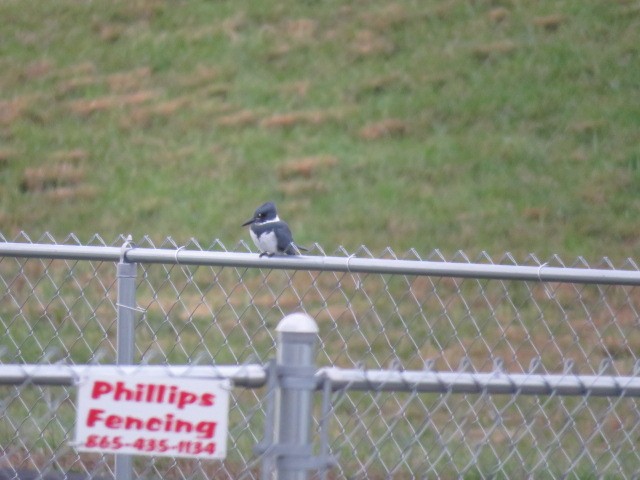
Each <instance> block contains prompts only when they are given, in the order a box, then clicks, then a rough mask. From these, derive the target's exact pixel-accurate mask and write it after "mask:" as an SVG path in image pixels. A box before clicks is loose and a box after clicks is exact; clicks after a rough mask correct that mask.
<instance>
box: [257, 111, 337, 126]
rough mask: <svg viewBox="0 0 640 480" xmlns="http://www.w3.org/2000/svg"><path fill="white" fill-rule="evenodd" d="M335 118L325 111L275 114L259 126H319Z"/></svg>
mask: <svg viewBox="0 0 640 480" xmlns="http://www.w3.org/2000/svg"><path fill="white" fill-rule="evenodd" d="M334 118H335V115H334V114H332V113H331V112H328V111H325V110H313V111H302V112H290V113H277V114H274V115H271V116H270V117H267V118H265V119H264V120H262V122H260V125H262V126H263V127H266V128H291V127H295V126H297V125H320V124H323V123H326V122H327V121H329V120H332V119H334Z"/></svg>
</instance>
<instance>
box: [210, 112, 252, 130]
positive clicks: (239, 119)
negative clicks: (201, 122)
mask: <svg viewBox="0 0 640 480" xmlns="http://www.w3.org/2000/svg"><path fill="white" fill-rule="evenodd" d="M259 118H260V117H259V116H258V114H257V113H256V112H253V111H251V110H240V111H239V112H234V113H230V114H229V115H223V116H221V117H219V118H218V119H217V120H216V125H218V126H220V127H247V126H250V125H255V124H256V123H258V120H259Z"/></svg>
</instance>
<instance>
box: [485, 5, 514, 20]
mask: <svg viewBox="0 0 640 480" xmlns="http://www.w3.org/2000/svg"><path fill="white" fill-rule="evenodd" d="M487 16H488V17H489V20H491V21H492V22H495V23H500V22H504V21H505V20H506V19H507V18H509V10H507V9H506V8H504V7H496V8H492V9H491V10H489V13H488V14H487Z"/></svg>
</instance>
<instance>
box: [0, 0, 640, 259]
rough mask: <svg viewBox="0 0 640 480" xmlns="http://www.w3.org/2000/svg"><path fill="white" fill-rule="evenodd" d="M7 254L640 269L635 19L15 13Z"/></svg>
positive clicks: (424, 11)
mask: <svg viewBox="0 0 640 480" xmlns="http://www.w3.org/2000/svg"><path fill="white" fill-rule="evenodd" d="M0 17H2V18H3V20H4V21H3V29H2V33H1V34H0V35H1V37H0V38H1V39H2V41H1V42H0V170H1V172H2V175H1V177H0V178H1V180H0V195H1V201H2V205H3V209H2V212H1V213H0V232H2V233H3V234H4V235H5V236H7V237H12V236H14V235H15V234H16V233H17V232H18V231H21V230H23V231H26V232H27V233H29V235H31V236H33V237H36V238H37V237H38V236H39V235H40V234H41V233H42V232H44V231H50V232H53V233H54V234H56V235H58V236H60V235H63V236H64V235H66V234H68V233H70V232H74V233H76V234H78V235H79V236H80V237H81V238H83V239H86V238H89V237H90V236H91V235H92V234H93V233H99V234H101V235H102V236H104V237H105V238H115V237H116V235H117V234H120V233H129V232H131V233H133V234H134V236H135V237H140V236H142V235H147V234H148V235H150V236H151V237H153V238H164V237H166V236H172V237H173V238H174V239H176V240H177V241H185V240H186V239H188V238H190V237H195V238H197V239H199V240H200V241H201V242H202V243H203V244H208V242H210V241H213V239H214V238H220V239H222V240H223V241H224V242H225V244H231V245H232V244H234V243H235V242H237V241H238V240H240V239H242V238H244V239H246V238H247V234H246V232H245V231H243V230H242V229H241V228H240V226H239V225H240V223H241V222H242V221H243V220H245V219H246V218H248V216H250V214H251V213H252V211H253V209H254V208H255V207H256V206H257V205H258V204H260V203H261V202H262V201H264V200H266V199H272V200H274V201H276V202H278V204H279V205H280V210H281V214H282V216H283V217H284V218H286V219H287V220H288V221H289V222H290V223H291V225H292V228H293V229H294V233H296V237H297V240H298V241H299V242H300V243H302V244H310V243H313V242H319V243H320V244H321V245H323V246H324V247H325V249H327V250H328V251H333V249H335V248H336V247H337V246H338V245H345V246H346V247H347V248H350V249H353V248H355V247H357V246H358V245H360V244H366V245H367V246H368V247H370V248H371V249H373V250H374V251H376V250H377V251H379V250H381V249H382V248H384V247H387V246H390V247H391V248H393V249H394V250H396V251H398V252H401V251H404V250H407V249H409V248H411V247H415V248H416V249H417V250H418V251H419V252H429V251H431V250H432V249H434V248H439V249H441V250H442V251H444V252H455V251H456V250H458V249H463V250H465V251H468V252H469V253H470V254H471V255H472V256H473V255H474V253H476V252H479V251H482V250H487V251H488V252H490V253H492V254H494V255H495V254H500V253H502V252H503V251H505V250H509V251H513V252H515V253H516V254H518V255H523V254H525V253H527V252H535V253H537V254H539V255H541V256H542V257H545V256H548V255H549V254H552V253H559V254H561V255H562V256H563V257H568V258H573V257H575V256H577V255H585V256H587V257H598V258H599V257H601V256H604V255H607V256H610V257H611V258H613V259H620V258H624V257H627V256H635V252H636V238H637V236H638V228H639V227H638V226H637V222H635V220H636V217H637V214H638V211H639V209H640V200H639V199H638V196H637V191H638V187H639V186H640V148H639V147H638V145H639V140H640V136H639V135H640V134H639V133H638V132H640V129H639V127H640V102H638V99H640V63H639V62H638V61H637V60H638V53H639V48H640V47H638V45H640V35H639V33H638V32H639V31H640V29H639V28H638V27H639V25H640V8H638V4H637V2H634V1H631V0H617V1H610V0H601V1H595V0H594V1H589V2H583V1H581V0H559V1H540V2H521V1H516V0H504V1H497V0H496V1H479V2H478V1H454V0H450V1H402V2H400V1H398V2H388V1H381V0H380V1H376V0H372V1H357V2H339V1H325V2H300V1H298V0H285V1H278V2H275V1H273V2H269V1H260V2H246V3H243V4H242V5H239V4H238V3H236V2H232V1H216V2H205V1H193V2H186V1H178V2H160V1H156V0H137V1H133V2H130V1H115V2H76V1H68V0H63V1H58V2H47V3H42V2H37V1H32V0H29V1H17V0H4V1H2V2H0Z"/></svg>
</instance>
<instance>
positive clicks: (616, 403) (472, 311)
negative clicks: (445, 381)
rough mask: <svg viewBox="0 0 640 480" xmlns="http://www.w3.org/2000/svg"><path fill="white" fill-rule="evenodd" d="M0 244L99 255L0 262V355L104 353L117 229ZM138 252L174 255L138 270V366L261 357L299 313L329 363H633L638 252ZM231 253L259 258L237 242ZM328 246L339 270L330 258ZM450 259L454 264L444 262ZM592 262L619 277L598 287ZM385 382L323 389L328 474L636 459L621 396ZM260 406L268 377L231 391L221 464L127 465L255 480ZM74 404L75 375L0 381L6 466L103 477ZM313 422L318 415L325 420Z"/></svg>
mask: <svg viewBox="0 0 640 480" xmlns="http://www.w3.org/2000/svg"><path fill="white" fill-rule="evenodd" d="M1 240H2V241H3V242H5V243H6V244H8V243H11V242H17V243H21V244H29V243H33V244H39V245H42V244H44V245H51V246H54V247H55V246H58V245H65V246H78V247H80V246H83V247H94V250H92V252H93V253H92V255H91V256H84V255H77V256H76V257H75V258H72V257H70V256H65V257H64V258H53V257H54V256H53V255H51V256H37V255H34V256H29V255H20V256H15V255H7V256H2V257H0V285H1V289H2V290H1V294H0V326H1V327H2V332H3V334H4V335H3V339H2V342H1V346H2V350H1V352H0V363H2V364H16V363H18V364H44V365H48V364H54V363H65V364H72V365H83V364H92V363H93V364H113V363H115V362H116V337H117V336H116V333H117V332H116V317H117V309H118V305H117V278H116V263H117V262H116V261H114V260H113V259H111V256H109V255H105V256H104V257H103V256H102V255H101V254H100V253H99V252H102V251H108V252H113V250H114V248H117V249H119V248H120V247H121V246H122V245H123V244H124V243H125V240H126V239H124V238H117V239H116V240H115V241H114V242H111V243H109V242H105V241H104V240H103V239H101V238H100V237H98V236H96V237H94V238H92V239H90V240H89V241H88V242H84V243H83V242H80V241H79V240H78V239H77V238H75V237H68V238H66V239H63V240H56V239H54V238H52V237H50V236H45V237H43V238H39V239H37V240H31V239H29V238H28V237H26V236H24V235H21V236H20V237H18V238H15V239H11V240H7V239H6V238H3V239H1ZM0 245H1V244H0ZM137 248H143V249H152V250H157V251H158V252H160V251H162V252H164V253H166V255H165V257H163V258H165V259H166V260H162V258H158V259H157V260H156V261H154V262H139V263H138V273H137V278H136V282H137V285H136V307H135V314H136V320H137V324H136V329H135V357H136V358H135V362H136V363H139V364H149V365H175V364H178V365H182V364H190V365H211V364H217V365H244V364H254V363H266V362H268V361H269V360H270V359H271V358H273V357H274V356H275V348H276V339H275V333H274V330H275V326H276V325H277V323H278V322H279V320H280V319H282V317H284V316H285V315H286V314H288V313H291V312H294V311H304V312H306V313H308V314H309V315H310V316H311V317H313V318H314V319H315V321H316V322H317V323H318V326H319V328H320V333H319V350H318V355H317V364H318V366H320V367H341V368H344V369H356V370H359V371H362V372H365V373H366V372H368V371H372V370H380V369H386V370H394V371H405V370H411V371H418V370H419V371H431V372H460V373H461V374H462V373H464V372H485V373H491V372H494V373H496V374H498V373H500V372H503V373H508V374H533V373H542V374H544V373H549V374H564V375H567V376H570V375H592V376H612V377H620V376H637V375H638V371H639V366H640V363H639V361H638V354H639V352H640V328H638V327H639V326H640V325H639V323H640V321H639V320H638V318H639V317H638V310H639V309H640V289H639V288H638V287H637V286H634V285H635V284H637V283H639V282H640V273H639V271H638V267H637V265H636V264H635V263H634V262H632V261H631V260H629V261H627V262H626V263H624V264H622V265H617V266H615V265H612V264H611V263H610V262H608V261H607V260H606V259H605V260H603V261H602V262H600V263H598V264H597V265H589V264H587V262H585V261H584V260H582V259H579V260H578V261H577V262H574V263H572V264H569V265H567V264H564V263H563V261H562V260H561V259H560V258H559V257H553V258H551V259H549V260H548V262H547V261H546V259H545V260H544V261H543V260H540V259H538V258H536V257H535V256H529V257H527V258H525V259H523V260H522V261H519V262H518V261H516V260H515V259H514V258H513V257H511V256H509V255H505V256H503V257H501V258H499V259H491V258H490V257H489V256H487V255H485V254H482V255H480V256H479V257H478V258H473V259H470V258H468V257H466V256H465V255H464V254H463V253H458V254H457V255H455V256H453V257H452V258H444V256H443V255H441V254H440V253H439V252H438V251H434V252H432V253H430V254H429V255H427V256H420V255H419V254H418V253H417V252H415V251H411V252H408V253H407V254H404V255H397V254H395V253H394V252H393V251H392V250H391V249H386V250H385V251H383V252H381V253H379V254H373V253H371V252H369V251H368V250H367V249H366V248H364V247H362V248H360V249H358V250H357V251H354V252H348V251H346V250H344V249H339V250H338V251H336V252H330V255H327V253H326V252H324V251H323V250H322V249H321V248H320V247H319V246H316V247H315V248H314V250H313V251H312V252H310V255H312V256H313V258H316V259H318V261H321V263H322V262H324V263H323V264H322V268H319V269H315V270H314V269H308V268H296V267H295V265H293V266H291V265H290V264H286V265H280V264H279V263H278V262H279V260H278V259H267V258H265V259H260V261H259V262H258V261H257V260H256V261H255V264H252V263H251V262H249V263H247V262H236V263H234V260H233V256H231V258H230V259H229V261H225V262H224V264H221V265H217V266H208V265H204V264H198V262H191V263H188V262H184V263H183V262H181V261H180V258H182V254H184V253H188V252H200V251H203V252H210V251H214V252H227V251H228V250H227V249H226V248H225V246H224V245H223V244H222V243H220V242H218V241H216V242H214V243H213V244H211V245H205V246H203V245H201V244H199V243H198V242H196V241H191V242H189V243H188V244H186V245H178V244H177V243H176V242H174V241H172V240H171V239H167V240H165V241H164V242H162V243H160V244H155V243H154V242H153V241H152V240H151V239H149V238H144V239H141V240H139V242H138V246H137ZM231 250H232V251H233V252H239V253H248V252H250V248H249V247H248V246H247V245H246V244H244V243H240V244H238V245H236V246H234V248H232V249H231ZM89 257H90V258H89ZM252 257H254V256H252ZM255 257H256V258H257V255H255ZM336 258H338V259H340V260H341V263H340V264H341V265H343V266H344V265H345V264H346V268H332V266H331V265H332V259H336ZM384 259H388V260H390V261H396V260H419V261H429V262H434V264H437V265H440V266H441V267H442V269H443V272H444V273H443V274H441V275H437V274H432V275H424V274H414V273H412V272H410V271H408V272H405V273H396V274H392V273H385V272H386V271H385V270H381V271H378V272H376V268H375V265H374V266H373V267H371V268H368V267H367V268H364V267H363V265H365V266H366V264H367V261H368V260H370V261H371V262H373V261H379V260H384ZM287 260H291V259H287ZM270 261H272V263H271V264H270V263H269V262H270ZM187 263H188V264H187ZM269 265H274V266H275V267H276V268H269ZM354 265H359V266H360V267H361V268H351V267H354ZM498 265H504V266H516V265H517V266H520V267H530V268H529V270H528V272H529V275H526V276H523V278H516V277H513V278H514V279H510V280H507V279H506V278H500V276H499V275H497V276H495V278H488V277H487V275H486V272H485V270H486V268H487V267H491V268H493V267H496V266H498ZM451 266H455V267H456V268H459V267H460V266H462V267H464V269H463V270H464V274H461V275H455V274H453V273H452V274H448V273H447V268H449V267H451ZM546 269H553V270H554V271H559V272H563V271H565V270H566V272H572V275H573V274H574V273H576V272H577V274H576V276H575V279H576V280H575V281H574V282H568V281H566V280H565V281H563V282H557V281H553V280H552V279H553V278H554V277H553V276H551V277H550V276H545V275H544V273H545V271H546ZM594 269H597V270H594ZM460 271H461V270H460ZM602 271H607V272H612V273H616V272H617V273H619V275H618V277H619V278H621V279H622V280H620V281H618V282H617V281H615V280H611V279H607V278H603V280H602V281H598V278H599V277H598V275H599V272H602ZM474 272H476V273H475V274H474ZM531 272H533V273H531ZM536 272H537V275H536ZM581 272H582V273H581ZM590 274H591V275H590ZM581 275H582V277H581ZM507 278H508V277H507ZM566 278H573V277H571V276H570V275H567V276H566ZM550 279H551V280H550ZM629 279H630V280H629ZM541 280H544V281H541ZM389 390H390V389H388V388H385V387H384V384H382V385H381V384H378V383H377V384H375V385H374V384H372V385H371V388H369V389H366V390H362V389H353V388H349V385H348V384H347V385H344V386H343V387H339V388H336V389H334V390H333V391H332V392H331V393H330V405H331V409H330V418H329V422H328V425H329V427H328V432H327V434H328V440H329V445H328V448H329V453H330V454H331V455H333V456H334V457H335V458H337V459H338V463H337V465H336V466H335V468H333V469H332V470H331V471H330V473H329V474H328V477H329V478H350V479H351V478H353V479H355V478H363V479H364V478H394V479H395V478H397V479H402V478H415V477H420V478H436V477H438V478H460V477H463V478H527V477H535V478H559V477H562V478H592V477H607V478H609V477H611V478H637V472H638V471H640V450H639V449H638V445H640V409H639V400H638V398H637V397H634V396H631V395H626V394H625V391H624V390H623V391H621V392H619V394H617V395H603V396H600V395H595V394H593V393H592V392H591V391H586V390H585V391H584V392H582V394H573V395H568V396H567V395H564V394H560V393H558V392H556V391H555V390H554V389H552V388H551V389H550V390H549V393H548V394H545V395H530V394H527V393H526V392H522V391H519V390H518V389H515V390H513V391H511V393H510V394H494V393H490V392H488V391H487V390H482V389H480V390H477V391H469V392H458V391H454V390H453V389H448V390H443V391H431V392H425V391H422V390H421V389H420V388H418V387H416V386H412V385H406V386H405V388H403V389H402V391H389ZM578 393H579V392H578ZM264 399H265V392H264V389H240V388H237V389H234V390H233V392H232V398H231V411H230V421H229V425H230V432H229V445H228V452H229V453H228V457H227V459H226V460H225V461H224V462H205V461H198V460H192V459H166V458H149V457H147V458H142V457H141V458H136V459H135V461H134V469H135V476H136V477H138V478H163V479H173V478H176V479H182V478H194V479H195V478H260V473H259V470H260V454H259V452H258V453H256V452H255V450H254V447H255V446H256V445H257V444H258V443H260V441H261V439H262V435H263V431H264V425H265V421H266V420H265V410H266V405H265V400H264ZM74 404H75V394H74V391H73V388H72V387H65V386H39V385H33V384H29V383H26V384H21V385H18V386H8V385H7V386H0V478H3V477H2V475H3V472H4V473H6V474H7V476H8V478H18V474H17V473H16V472H37V474H38V475H39V476H40V477H42V478H65V476H66V478H75V477H74V475H76V476H77V478H87V477H91V478H112V477H113V472H114V467H113V458H112V456H110V455H97V454H85V453H82V454H79V453H77V452H76V451H75V450H74V449H73V448H72V447H71V446H70V445H69V442H70V441H71V440H72V434H73V425H74V420H75V417H74V415H75V405H74ZM322 417H323V413H322V412H321V411H320V409H319V408H318V409H317V411H316V412H315V423H314V425H315V427H316V429H319V428H320V427H319V426H320V424H321V418H322Z"/></svg>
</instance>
